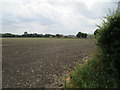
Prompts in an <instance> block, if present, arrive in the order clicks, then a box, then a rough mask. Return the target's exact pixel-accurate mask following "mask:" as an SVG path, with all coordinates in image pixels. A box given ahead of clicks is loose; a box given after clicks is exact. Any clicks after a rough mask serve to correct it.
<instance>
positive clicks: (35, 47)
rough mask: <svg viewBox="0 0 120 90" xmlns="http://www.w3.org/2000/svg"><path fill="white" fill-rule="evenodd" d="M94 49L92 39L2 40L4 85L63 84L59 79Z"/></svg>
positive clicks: (47, 85)
mask: <svg viewBox="0 0 120 90" xmlns="http://www.w3.org/2000/svg"><path fill="white" fill-rule="evenodd" d="M94 50H95V43H94V40H92V39H40V38H27V39H25V38H24V39H23V38H21V39H19V38H16V39H3V40H2V76H3V77H2V79H3V81H2V86H3V88H18V87H21V88H28V87H29V88H40V87H62V86H63V83H64V82H61V80H60V78H61V77H63V75H64V74H65V73H67V72H69V71H70V70H71V69H73V68H74V67H75V63H76V62H78V61H81V60H82V59H83V57H86V56H90V55H91V54H92V53H93V52H94Z"/></svg>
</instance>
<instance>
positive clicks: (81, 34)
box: [0, 31, 87, 38]
mask: <svg viewBox="0 0 120 90" xmlns="http://www.w3.org/2000/svg"><path fill="white" fill-rule="evenodd" d="M0 36H1V37H57V38H62V37H64V38H69V37H71V38H75V37H77V38H86V37H87V34H86V33H82V32H79V33H78V34H77V35H76V36H74V35H68V36H64V35H62V34H56V35H52V34H45V35H43V34H38V33H30V34H29V33H28V32H26V31H25V32H24V34H22V35H16V34H11V33H4V34H1V35H0Z"/></svg>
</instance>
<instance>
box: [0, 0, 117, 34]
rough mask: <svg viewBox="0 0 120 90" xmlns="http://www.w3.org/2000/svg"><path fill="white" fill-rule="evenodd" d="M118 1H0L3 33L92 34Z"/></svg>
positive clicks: (0, 18)
mask: <svg viewBox="0 0 120 90" xmlns="http://www.w3.org/2000/svg"><path fill="white" fill-rule="evenodd" d="M118 1H119V0H0V12H1V15H0V23H1V25H2V28H1V32H2V33H6V32H9V33H14V34H22V33H23V32H24V31H27V32H28V33H42V34H47V33H49V34H57V33H59V34H65V35H68V34H71V35H76V34H77V33H78V32H79V31H81V32H85V33H89V34H92V33H93V32H94V31H95V29H96V28H97V26H96V24H100V23H101V21H102V19H103V16H105V15H107V14H109V13H110V12H109V9H111V11H113V10H114V9H116V7H117V2H118Z"/></svg>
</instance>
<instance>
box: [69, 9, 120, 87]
mask: <svg viewBox="0 0 120 90" xmlns="http://www.w3.org/2000/svg"><path fill="white" fill-rule="evenodd" d="M94 34H95V37H96V42H97V46H98V51H97V54H96V55H95V56H94V57H92V58H91V59H90V60H88V61H87V62H86V63H84V64H83V65H80V66H78V67H77V68H76V69H75V71H74V72H73V73H71V75H70V78H71V79H70V84H68V87H80V88H118V87H120V12H118V11H116V12H114V13H112V14H111V15H108V16H107V17H106V21H103V23H102V25H101V26H98V29H97V30H96V31H95V33H94Z"/></svg>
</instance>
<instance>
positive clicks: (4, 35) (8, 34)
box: [2, 33, 15, 37]
mask: <svg viewBox="0 0 120 90" xmlns="http://www.w3.org/2000/svg"><path fill="white" fill-rule="evenodd" d="M2 37H15V35H14V34H11V33H5V34H2Z"/></svg>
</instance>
